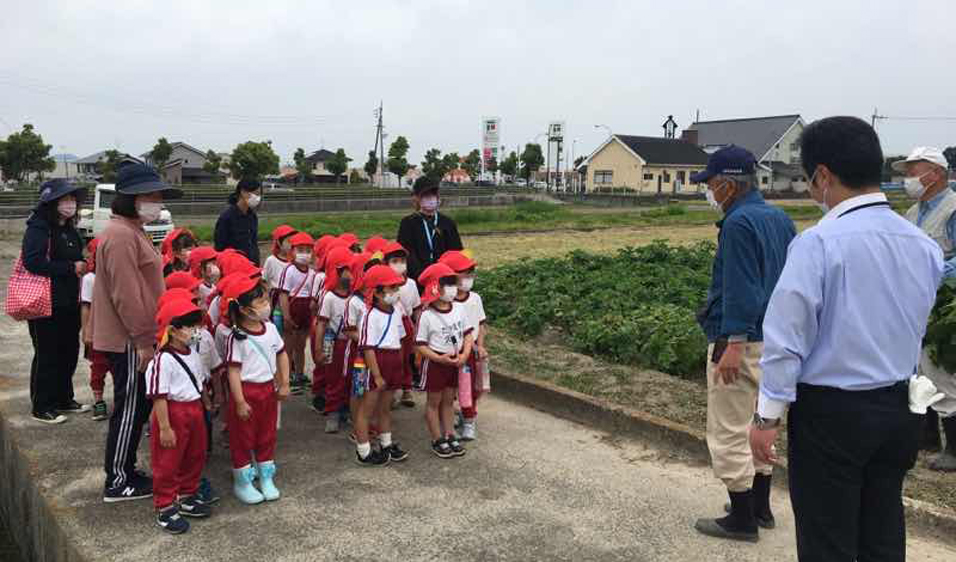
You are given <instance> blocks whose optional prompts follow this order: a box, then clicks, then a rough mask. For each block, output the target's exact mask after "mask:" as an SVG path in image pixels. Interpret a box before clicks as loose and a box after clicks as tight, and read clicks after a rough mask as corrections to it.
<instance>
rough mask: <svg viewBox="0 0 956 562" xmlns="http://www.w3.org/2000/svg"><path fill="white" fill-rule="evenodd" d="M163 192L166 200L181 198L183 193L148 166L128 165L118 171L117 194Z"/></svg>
mask: <svg viewBox="0 0 956 562" xmlns="http://www.w3.org/2000/svg"><path fill="white" fill-rule="evenodd" d="M157 191H161V192H163V197H164V198H166V199H175V198H177V197H181V196H182V194H183V192H182V191H181V190H179V189H176V188H174V187H171V186H170V185H169V184H168V183H166V182H164V181H163V180H162V178H160V177H159V174H158V173H157V172H156V169H155V168H152V167H151V166H147V165H146V164H126V165H125V166H120V168H119V169H118V170H117V171H116V192H117V193H122V194H124V195H144V194H146V193H156V192H157Z"/></svg>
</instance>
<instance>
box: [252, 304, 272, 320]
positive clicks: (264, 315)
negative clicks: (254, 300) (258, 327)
mask: <svg viewBox="0 0 956 562" xmlns="http://www.w3.org/2000/svg"><path fill="white" fill-rule="evenodd" d="M251 310H252V314H251V315H250V316H251V317H252V318H254V319H256V320H260V321H262V322H266V321H268V320H269V319H270V318H272V309H271V308H270V307H269V305H266V306H263V307H255V306H254V307H252V309H251Z"/></svg>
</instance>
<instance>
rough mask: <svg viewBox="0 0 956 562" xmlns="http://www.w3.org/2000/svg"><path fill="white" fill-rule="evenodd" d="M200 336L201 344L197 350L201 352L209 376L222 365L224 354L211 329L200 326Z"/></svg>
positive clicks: (200, 355)
mask: <svg viewBox="0 0 956 562" xmlns="http://www.w3.org/2000/svg"><path fill="white" fill-rule="evenodd" d="M199 337H200V339H199V345H198V346H197V347H198V349H196V351H198V352H199V357H201V358H202V363H203V368H204V370H205V373H206V376H207V377H208V376H209V374H210V373H212V372H213V371H215V370H216V369H218V368H220V367H222V354H221V353H219V349H217V347H216V340H215V338H214V337H213V335H212V334H210V333H209V330H207V329H205V328H200V329H199Z"/></svg>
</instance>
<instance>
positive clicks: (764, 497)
mask: <svg viewBox="0 0 956 562" xmlns="http://www.w3.org/2000/svg"><path fill="white" fill-rule="evenodd" d="M772 480H773V476H771V475H770V474H755V475H754V488H753V492H754V519H756V521H757V525H758V526H759V527H760V528H761V529H773V528H774V527H776V526H777V520H776V519H774V518H773V511H772V510H771V509H770V489H771V487H772V486H771V483H772Z"/></svg>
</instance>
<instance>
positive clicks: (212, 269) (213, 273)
mask: <svg viewBox="0 0 956 562" xmlns="http://www.w3.org/2000/svg"><path fill="white" fill-rule="evenodd" d="M221 275H222V272H221V271H219V266H218V265H216V264H211V265H209V266H207V267H206V280H207V281H209V283H210V284H211V285H215V284H216V282H217V281H219V277H220V276H221Z"/></svg>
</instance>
